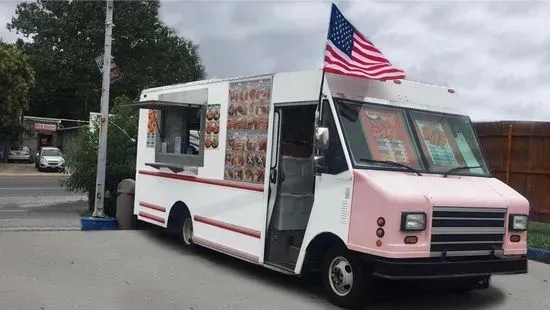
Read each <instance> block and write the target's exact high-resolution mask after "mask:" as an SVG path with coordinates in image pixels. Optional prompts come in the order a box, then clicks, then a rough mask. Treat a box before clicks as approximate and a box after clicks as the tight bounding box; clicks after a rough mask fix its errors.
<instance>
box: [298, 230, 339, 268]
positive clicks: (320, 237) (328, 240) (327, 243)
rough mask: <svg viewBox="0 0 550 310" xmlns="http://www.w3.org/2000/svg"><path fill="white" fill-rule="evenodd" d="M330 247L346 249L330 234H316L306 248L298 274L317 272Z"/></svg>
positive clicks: (337, 237) (335, 236) (337, 238)
mask: <svg viewBox="0 0 550 310" xmlns="http://www.w3.org/2000/svg"><path fill="white" fill-rule="evenodd" d="M332 246H341V247H344V248H346V243H345V242H344V241H343V240H342V238H340V237H339V236H337V235H336V234H334V233H332V232H321V233H319V234H317V235H316V236H315V237H314V238H313V239H311V241H310V242H309V244H308V245H307V247H306V251H305V257H304V263H303V264H302V268H301V271H300V273H301V274H305V273H309V272H315V271H318V270H319V268H320V267H321V264H322V261H323V257H324V256H325V254H326V253H327V251H328V250H329V249H330V248H331V247H332Z"/></svg>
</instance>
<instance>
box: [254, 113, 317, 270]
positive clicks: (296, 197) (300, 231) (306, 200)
mask: <svg viewBox="0 0 550 310" xmlns="http://www.w3.org/2000/svg"><path fill="white" fill-rule="evenodd" d="M316 109H317V105H316V102H312V103H308V104H305V105H304V104H301V105H292V106H282V107H276V108H275V111H276V116H277V117H275V122H274V130H275V131H278V132H276V133H275V132H274V133H275V135H274V137H276V139H274V141H277V142H276V144H277V145H274V147H273V148H272V149H273V151H272V152H274V153H273V156H277V157H276V158H277V160H275V159H273V160H272V161H271V175H270V182H271V183H270V184H271V185H270V203H269V208H268V217H267V220H268V222H267V227H268V230H267V238H266V252H265V262H266V263H267V264H270V265H273V266H276V267H278V268H282V269H286V270H293V269H294V266H295V265H296V261H297V259H298V253H299V252H300V248H301V246H302V240H303V237H304V234H305V231H306V227H307V224H308V220H309V215H310V212H311V208H312V206H313V192H314V185H315V184H314V182H315V176H314V171H313V163H312V157H313V137H314V127H315V111H316ZM274 143H275V142H274Z"/></svg>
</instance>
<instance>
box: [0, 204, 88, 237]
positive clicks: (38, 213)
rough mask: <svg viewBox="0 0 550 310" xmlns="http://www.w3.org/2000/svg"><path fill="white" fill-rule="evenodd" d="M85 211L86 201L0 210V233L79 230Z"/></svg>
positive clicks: (86, 207)
mask: <svg viewBox="0 0 550 310" xmlns="http://www.w3.org/2000/svg"><path fill="white" fill-rule="evenodd" d="M87 209H88V202H87V201H86V200H78V201H72V202H66V203H58V204H52V205H44V204H37V205H35V206H30V207H29V206H27V207H10V208H7V207H5V208H0V232H2V231H51V230H55V231H64V230H80V217H81V215H82V214H83V213H84V212H85V211H86V210H87Z"/></svg>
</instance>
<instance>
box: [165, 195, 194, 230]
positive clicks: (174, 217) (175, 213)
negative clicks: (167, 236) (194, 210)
mask: <svg viewBox="0 0 550 310" xmlns="http://www.w3.org/2000/svg"><path fill="white" fill-rule="evenodd" d="M187 217H190V218H191V220H193V217H192V214H191V210H190V209H189V207H188V206H187V204H186V203H184V202H183V201H181V200H178V201H176V202H175V203H174V204H173V205H172V207H170V212H169V213H168V223H167V228H168V230H169V231H170V232H172V233H179V225H181V224H183V220H184V219H185V218H187Z"/></svg>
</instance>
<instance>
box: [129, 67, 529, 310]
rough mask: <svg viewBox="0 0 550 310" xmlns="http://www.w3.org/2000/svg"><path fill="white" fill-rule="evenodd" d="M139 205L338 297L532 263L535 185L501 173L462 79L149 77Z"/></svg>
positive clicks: (361, 296)
mask: <svg viewBox="0 0 550 310" xmlns="http://www.w3.org/2000/svg"><path fill="white" fill-rule="evenodd" d="M132 105H133V106H134V107H136V108H139V109H140V113H139V136H138V141H137V143H138V146H137V175H136V188H135V189H136V192H135V205H134V214H135V215H136V216H137V218H138V219H139V220H141V221H144V222H148V223H151V224H154V225H158V226H161V227H164V228H166V229H167V230H168V231H169V232H172V233H176V234H178V235H179V236H180V237H181V239H182V243H183V244H185V245H186V246H202V247H206V248H210V249H213V250H215V251H219V252H222V253H225V254H227V255H231V256H234V257H236V258H239V259H242V260H246V261H249V262H251V263H254V264H259V265H262V266H264V267H266V268H269V269H273V270H276V271H279V272H282V273H286V274H292V275H298V276H300V275H305V274H309V273H310V272H319V273H320V275H321V279H322V283H323V287H324V288H325V291H326V294H327V297H328V299H329V300H330V301H331V302H333V303H334V304H336V305H339V306H341V307H346V308H349V307H354V306H356V305H358V304H361V303H364V302H365V301H366V298H367V297H368V296H372V295H373V292H374V291H375V290H376V289H377V285H376V283H377V280H379V279H381V278H382V279H392V280H409V279H439V280H440V281H444V282H446V283H447V282H453V283H455V282H456V283H457V285H459V286H460V288H461V289H464V290H470V289H476V288H486V287H487V286H488V285H489V280H490V277H491V275H494V274H520V273H526V272H527V259H526V239H527V238H526V237H527V236H526V234H527V232H526V230H527V220H528V212H529V203H528V201H527V200H526V199H525V198H524V197H523V196H521V195H520V194H519V193H517V192H516V191H515V190H514V189H512V188H511V187H509V186H508V185H506V184H505V183H503V182H501V181H499V180H498V179H497V178H495V177H493V175H492V174H491V172H490V170H489V168H488V166H487V163H486V161H485V159H484V156H483V154H482V151H481V149H480V146H479V142H478V139H477V136H476V133H475V131H474V128H473V126H472V122H471V120H470V118H469V116H468V113H467V112H466V111H465V110H464V107H465V103H464V102H463V101H462V100H461V99H460V95H459V94H458V92H457V91H455V90H454V89H451V88H448V87H444V86H437V85H431V84H425V83H419V82H415V81H409V80H395V81H393V80H390V81H376V80H367V79H359V78H353V77H347V76H341V75H334V74H329V73H323V71H322V70H309V71H297V72H279V73H274V74H266V75H260V76H251V77H241V78H228V79H213V80H204V81H196V82H190V83H185V84H178V85H169V86H164V87H157V88H151V89H146V90H143V91H142V93H141V95H140V100H139V101H138V102H135V103H132Z"/></svg>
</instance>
